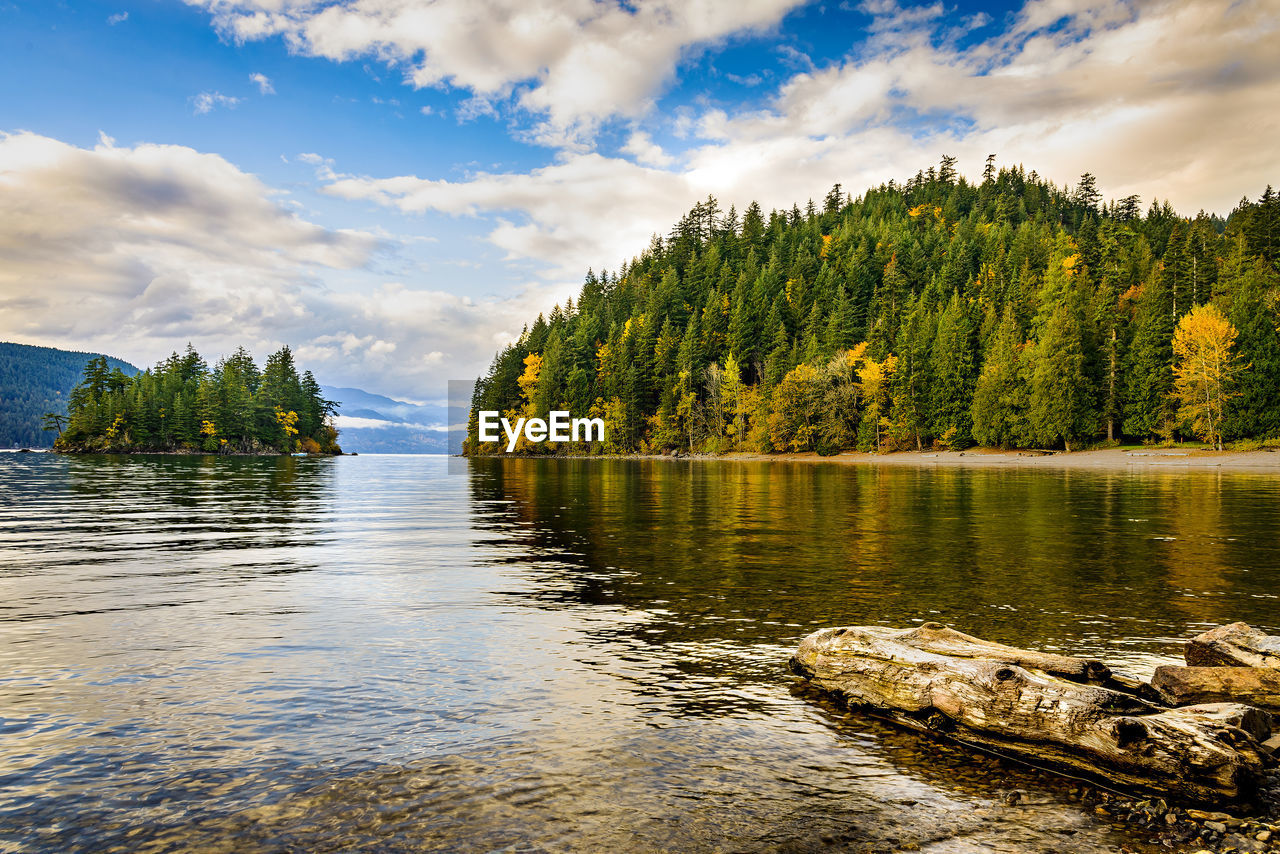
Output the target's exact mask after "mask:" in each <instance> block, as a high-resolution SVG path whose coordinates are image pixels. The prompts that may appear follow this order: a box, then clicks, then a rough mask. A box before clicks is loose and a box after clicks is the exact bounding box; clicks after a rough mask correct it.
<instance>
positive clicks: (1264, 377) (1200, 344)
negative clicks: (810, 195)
mask: <svg viewBox="0 0 1280 854" xmlns="http://www.w3.org/2000/svg"><path fill="white" fill-rule="evenodd" d="M1278 259H1280V197H1277V196H1276V195H1275V194H1274V193H1273V191H1272V190H1271V188H1270V187H1268V188H1267V189H1266V191H1265V192H1264V193H1263V195H1262V197H1261V198H1260V199H1259V200H1258V201H1257V202H1252V201H1249V200H1248V199H1242V200H1241V201H1240V203H1239V205H1238V206H1237V207H1236V209H1235V210H1234V211H1232V212H1231V214H1230V215H1229V216H1228V217H1227V218H1226V219H1225V220H1224V219H1222V218H1221V217H1219V216H1216V215H1210V214H1205V213H1203V212H1201V213H1200V214H1198V215H1197V216H1195V217H1184V216H1180V215H1179V214H1177V213H1175V212H1174V210H1173V209H1172V208H1171V207H1170V205H1169V204H1168V203H1167V202H1165V203H1160V202H1158V201H1157V202H1153V203H1152V204H1151V205H1150V206H1149V207H1148V208H1147V209H1146V211H1145V212H1144V211H1143V210H1142V208H1141V206H1140V200H1139V198H1138V197H1137V196H1130V197H1128V198H1125V199H1121V200H1118V201H1111V202H1107V203H1105V204H1104V203H1103V201H1102V198H1101V194H1100V193H1099V191H1098V188H1097V186H1096V181H1095V179H1094V177H1093V176H1092V175H1090V174H1088V173H1086V174H1084V175H1082V176H1081V178H1080V181H1079V183H1078V184H1077V185H1076V186H1075V187H1074V188H1072V189H1069V188H1066V187H1061V188H1060V187H1057V186H1055V185H1054V184H1053V183H1052V182H1049V181H1046V180H1044V179H1042V178H1041V177H1039V176H1038V175H1037V174H1036V173H1035V172H1030V173H1027V172H1026V171H1024V169H1023V168H1022V167H1021V166H1019V167H1016V168H1007V169H1000V170H997V169H996V168H995V165H994V157H992V158H988V160H987V166H986V170H985V172H984V173H983V176H982V180H981V181H980V182H978V183H971V182H970V181H968V180H966V179H965V178H963V177H960V176H958V175H957V173H956V170H955V160H954V158H951V157H944V158H943V160H942V163H941V165H940V166H939V167H937V168H930V169H929V170H928V171H925V172H920V173H918V174H917V175H916V176H915V177H914V178H912V179H911V180H909V181H907V182H906V183H905V184H897V183H895V182H892V181H891V182H889V183H888V184H886V185H882V186H880V187H877V188H875V189H873V190H869V191H868V192H866V193H865V194H864V195H863V196H861V197H859V198H857V199H853V198H851V197H850V196H847V195H846V194H845V193H844V192H843V190H842V188H841V187H840V186H839V185H836V186H835V187H833V188H832V190H831V191H830V192H829V193H828V194H827V196H826V198H825V199H824V200H823V202H822V204H821V205H820V206H819V205H815V204H814V202H812V201H810V202H809V204H808V205H807V206H806V208H805V209H804V210H801V209H800V208H799V206H793V207H792V209H791V210H790V211H777V210H775V211H772V212H770V213H769V214H768V215H765V214H764V212H763V211H762V210H761V208H760V206H759V205H758V204H756V203H754V202H753V203H752V204H751V205H750V206H749V207H748V208H747V209H746V211H745V212H744V213H742V214H741V216H740V215H739V214H738V212H737V211H736V209H735V208H733V207H730V208H729V210H728V211H727V212H726V211H723V210H722V209H721V207H720V205H719V203H718V202H717V200H716V199H715V198H708V199H707V201H706V202H703V203H699V204H697V205H695V206H694V208H693V210H691V211H690V212H689V214H688V215H686V216H685V217H684V218H683V219H681V221H680V222H679V223H677V224H676V226H675V227H674V228H673V229H672V230H671V232H670V234H668V235H667V236H666V237H660V236H655V237H654V239H653V241H652V243H651V245H650V246H649V248H648V249H647V250H646V251H645V252H644V253H643V254H641V255H640V256H639V257H638V258H636V259H633V260H632V261H631V262H630V263H629V264H625V265H623V267H622V268H621V269H620V270H619V271H617V272H616V273H609V272H603V273H601V274H599V275H597V274H595V273H594V272H588V274H587V277H586V281H585V283H584V285H583V287H582V291H581V294H580V295H579V298H578V300H577V301H576V302H574V301H572V300H570V301H569V302H568V303H567V304H566V305H564V306H557V307H556V308H555V309H554V310H553V311H552V312H551V314H550V316H549V317H543V316H539V317H538V319H537V321H536V322H534V323H533V325H532V326H530V327H527V328H526V329H525V331H524V333H523V334H522V335H521V337H520V338H519V340H518V341H516V342H515V343H514V344H512V345H511V346H509V347H507V348H506V349H504V350H503V351H501V352H500V353H499V354H498V355H497V357H496V359H495V360H494V363H493V366H492V368H491V370H490V371H489V373H488V375H487V376H485V377H484V378H482V379H480V380H479V381H478V383H477V385H476V389H475V394H474V397H473V400H472V404H473V410H480V409H489V410H492V409H496V410H502V411H504V412H506V413H508V414H510V415H513V416H518V415H539V414H541V415H545V413H546V412H547V411H548V410H551V409H568V410H569V411H571V412H572V413H573V414H574V415H575V416H579V415H584V414H586V415H590V416H593V417H602V418H604V419H605V421H606V425H607V429H606V437H607V441H606V443H605V444H604V445H603V446H597V447H593V448H591V449H590V450H592V451H597V452H598V451H603V452H606V453H621V452H633V451H640V452H658V451H663V450H667V449H681V450H688V451H709V452H723V451H729V450H735V449H750V450H755V451H775V450H776V451H784V450H785V451H793V450H795V451H799V450H817V451H819V452H821V453H834V452H836V451H838V450H839V449H842V448H859V449H862V450H868V451H879V450H892V449H906V448H924V447H929V446H933V445H944V446H947V447H951V448H963V447H966V446H968V445H971V444H974V443H981V444H985V445H999V446H1040V447H1055V446H1056V447H1066V448H1068V449H1070V448H1074V447H1079V446H1081V445H1084V444H1090V443H1095V442H1098V441H1101V440H1111V441H1118V440H1120V439H1121V437H1128V438H1129V439H1131V440H1140V441H1143V442H1148V441H1151V442H1156V441H1162V440H1163V441H1172V440H1175V439H1179V438H1182V437H1189V436H1192V435H1197V436H1201V437H1203V438H1206V439H1208V440H1209V441H1214V442H1220V441H1221V440H1222V439H1223V438H1224V437H1225V438H1227V439H1242V438H1249V437H1252V438H1265V437H1277V436H1280V332H1278V331H1277V325H1278V324H1280V311H1278V310H1280V270H1278V267H1277V261H1278ZM1197 307H1201V308H1200V311H1198V312H1197V314H1196V318H1195V322H1190V321H1189V320H1188V315H1189V314H1190V313H1191V312H1192V311H1193V309H1196V308H1197ZM1180 326H1181V327H1182V331H1181V332H1179V328H1180ZM1179 336H1181V338H1182V339H1183V345H1184V346H1183V348H1182V350H1181V351H1179V352H1180V353H1181V355H1180V356H1177V357H1175V337H1179ZM1205 336H1208V338H1210V339H1212V340H1211V341H1210V340H1207V339H1206V340H1200V339H1204V338H1205ZM1193 339H1194V340H1193ZM1215 348H1216V349H1215ZM1196 359H1199V360H1201V361H1197V362H1196V363H1195V365H1194V366H1193V365H1192V364H1191V362H1192V361H1193V360H1196ZM1214 359H1217V362H1214V364H1216V366H1217V367H1216V368H1214V369H1213V371H1216V374H1215V376H1213V377H1209V376H1207V375H1204V376H1201V375H1199V374H1197V371H1200V369H1201V368H1203V367H1204V365H1207V364H1209V363H1210V362H1213V360H1214ZM1205 360H1207V361H1205ZM1213 371H1211V373H1212V372H1213ZM1193 375H1194V376H1193ZM1197 377H1198V378H1197ZM1206 389H1209V391H1208V392H1206ZM1201 393H1207V394H1209V395H1210V396H1211V397H1213V398H1214V399H1213V400H1211V401H1209V403H1207V404H1204V405H1198V404H1197V402H1196V400H1195V399H1194V397H1195V395H1196V394H1201ZM1206 407H1207V410H1208V415H1206V411H1205V410H1206ZM1210 422H1211V426H1209V427H1208V428H1207V429H1206V428H1205V424H1206V423H1210ZM474 436H475V434H474V427H473V430H472V433H471V442H470V445H469V447H470V448H471V449H472V450H479V451H482V452H483V451H484V450H485V449H484V448H480V447H477V446H476V444H475V443H474ZM525 449H526V450H534V451H542V450H548V451H549V450H563V449H555V448H550V447H546V446H542V447H537V448H530V447H526V448H525Z"/></svg>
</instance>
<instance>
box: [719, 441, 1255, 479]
mask: <svg viewBox="0 0 1280 854" xmlns="http://www.w3.org/2000/svg"><path fill="white" fill-rule="evenodd" d="M716 459H729V460H762V461H763V460H774V461H783V460H785V461H795V462H818V463H838V464H845V465H885V466H891V465H903V466H966V467H974V466H980V467H992V468H997V467H1009V468H1054V469H1131V470H1142V469H1156V468H1158V469H1219V470H1230V471H1249V472H1257V473H1275V474H1280V451H1277V450H1275V449H1265V450H1258V451H1210V450H1203V449H1199V448H1177V447H1174V448H1107V449H1104V450H1099V451H1074V452H1072V453H1065V452H1062V451H1058V452H1054V453H1042V452H1038V451H1000V450H993V449H989V448H970V449H969V450H967V451H898V452H895V453H889V454H866V453H859V452H856V451H848V452H845V453H841V454H837V455H836V456H831V457H820V456H818V455H817V454H813V453H805V454H728V455H725V456H723V457H716Z"/></svg>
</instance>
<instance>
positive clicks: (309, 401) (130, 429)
mask: <svg viewBox="0 0 1280 854" xmlns="http://www.w3.org/2000/svg"><path fill="white" fill-rule="evenodd" d="M337 407H338V404H337V403H335V402H333V401H329V400H325V399H324V397H323V396H322V394H321V390H320V385H319V383H317V382H316V380H315V377H313V376H312V375H311V372H310V371H305V372H303V373H302V374H301V375H299V374H298V370H297V367H296V366H295V365H294V361H293V354H292V352H291V351H290V350H289V348H288V347H283V348H281V349H280V350H278V351H277V352H275V353H272V354H271V355H270V356H269V357H268V358H267V361H266V363H265V364H264V365H263V366H262V367H261V368H259V367H258V366H257V365H256V364H255V363H254V360H253V357H252V356H251V355H249V353H247V352H246V351H245V350H244V348H240V349H238V350H236V352H235V353H234V354H232V355H231V356H229V357H227V358H224V359H222V360H220V361H219V362H218V363H217V364H216V365H215V366H213V367H212V368H210V367H209V365H208V364H207V363H206V362H205V361H204V359H202V358H201V357H200V354H199V353H197V352H196V351H195V350H194V349H193V348H192V347H191V346H190V345H187V349H186V352H185V353H183V354H181V355H179V354H178V353H173V354H172V355H170V356H169V358H167V359H165V360H164V361H162V362H160V364H158V365H156V366H155V367H154V368H151V369H149V370H146V371H143V372H141V373H139V374H136V375H134V376H132V377H130V376H128V375H126V374H125V373H123V372H122V371H120V370H119V369H118V368H116V369H112V368H111V367H110V365H109V364H108V363H107V361H106V360H105V359H103V358H96V359H92V360H90V361H89V363H88V365H87V366H86V367H85V369H84V378H83V379H82V380H81V382H80V384H79V385H77V386H76V387H75V389H73V390H72V392H71V397H70V402H69V405H68V410H67V418H66V420H65V427H64V426H63V424H62V422H61V421H58V420H56V419H54V418H53V417H52V414H51V416H50V418H49V419H47V420H48V422H49V423H48V427H49V428H50V429H61V435H60V436H59V437H58V440H57V441H56V442H55V443H54V448H55V450H62V451H70V452H109V453H128V452H171V451H187V452H201V451H203V452H206V453H221V454H271V453H312V454H338V453H341V452H342V451H341V448H339V447H338V444H337V438H338V431H337V428H335V427H334V426H333V420H332V418H331V416H332V415H333V413H334V412H335V411H336V410H337Z"/></svg>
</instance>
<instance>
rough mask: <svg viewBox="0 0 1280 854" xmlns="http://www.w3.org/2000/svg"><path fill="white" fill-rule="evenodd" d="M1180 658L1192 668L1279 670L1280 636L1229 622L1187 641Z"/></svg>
mask: <svg viewBox="0 0 1280 854" xmlns="http://www.w3.org/2000/svg"><path fill="white" fill-rule="evenodd" d="M1183 658H1185V659H1186V662H1187V664H1188V665H1189V666H1191V667H1280V637H1273V636H1272V635H1268V634H1265V633H1264V632H1260V631H1258V630H1257V629H1255V628H1253V627H1252V626H1250V625H1249V624H1248V623H1231V624H1229V625H1225V626H1219V627H1218V628H1216V629H1211V630H1210V631H1207V632H1205V633H1203V634H1200V635H1196V636H1195V637H1194V638H1192V639H1191V640H1189V641H1188V642H1187V646H1186V649H1185V650H1184V651H1183Z"/></svg>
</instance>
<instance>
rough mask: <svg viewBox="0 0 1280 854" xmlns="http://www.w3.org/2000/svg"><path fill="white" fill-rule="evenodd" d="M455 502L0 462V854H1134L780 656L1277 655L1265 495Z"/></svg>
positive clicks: (1193, 487)
mask: <svg viewBox="0 0 1280 854" xmlns="http://www.w3.org/2000/svg"><path fill="white" fill-rule="evenodd" d="M455 464H457V463H456V462H455ZM461 468H462V469H463V470H464V471H465V472H466V473H463V474H454V475H450V474H448V473H447V471H446V469H447V466H446V460H445V459H443V458H439V457H394V456H383V457H379V456H360V457H344V458H338V459H317V460H312V459H295V458H284V459H246V458H238V459H236V458H232V459H213V458H193V457H131V458H112V457H96V458H94V457H88V458H65V457H55V456H48V455H34V454H24V455H0V657H2V658H3V661H2V662H0V850H3V851H26V850H32V851H39V850H43V851H69V850H93V851H110V850H121V851H170V850H172V851H219V850H226V851H240V850H255V851H256V850H262V851H339V850H352V849H356V848H361V849H369V850H379V851H431V850H442V851H443V850H467V851H507V850H518V851H603V850H628V851H658V850H672V851H773V850H784V851H809V850H824V849H826V848H828V847H830V846H835V847H839V848H852V849H853V850H862V849H866V848H869V849H871V850H899V849H902V848H912V846H918V848H919V850H925V851H936V852H943V851H977V850H982V851H988V850H996V851H1000V850H1005V851H1040V850H1045V851H1056V850H1068V849H1069V850H1072V851H1113V850H1116V849H1117V848H1118V847H1119V846H1121V845H1129V846H1132V847H1135V848H1141V846H1142V845H1143V843H1144V840H1143V839H1141V838H1139V837H1136V836H1129V835H1126V834H1128V833H1129V831H1126V830H1123V829H1117V828H1113V827H1112V826H1111V825H1110V824H1105V823H1098V821H1097V819H1096V818H1095V816H1094V815H1093V814H1092V813H1091V812H1090V811H1088V810H1087V809H1086V808H1082V807H1080V806H1077V805H1075V804H1073V803H1072V802H1071V801H1070V800H1069V799H1068V797H1067V789H1068V787H1069V786H1070V784H1069V783H1064V782H1061V781H1058V780H1056V779H1055V778H1051V777H1048V776H1044V775H1040V774H1038V773H1036V772H1030V771H1024V770H1022V769H1020V768H1018V767H1017V766H1013V765H1009V764H1006V763H1003V762H1001V761H999V760H994V759H989V758H985V757H980V756H973V755H970V754H967V753H965V752H962V751H959V750H957V749H955V748H951V747H948V746H946V745H942V744H939V743H937V742H933V741H929V740H927V739H923V738H920V737H917V736H915V735H911V734H907V733H902V732H899V731H897V730H894V729H892V728H889V727H886V726H883V725H880V724H877V723H876V722H874V721H867V720H864V719H861V718H859V717H856V716H849V715H846V714H844V713H843V712H840V711H838V710H836V709H834V708H832V707H830V706H829V705H827V704H826V703H825V702H824V701H823V700H822V698H821V697H819V696H816V695H815V694H813V693H812V692H810V691H809V690H807V689H805V688H803V687H802V686H800V685H798V684H797V681H796V680H795V679H794V678H793V677H791V676H790V675H789V674H788V673H787V672H786V660H787V657H788V655H789V654H790V652H791V650H792V649H793V648H794V646H795V644H796V643H797V642H798V641H799V639H800V638H801V637H802V636H803V635H805V634H807V633H808V632H809V631H812V630H813V629H814V628H816V627H819V626H824V625H835V624H851V623H885V624H893V625H908V624H912V623H915V622H921V621H925V620H938V621H941V622H944V623H947V624H949V625H952V626H954V627H956V628H959V629H962V630H964V631H968V632H971V633H975V634H979V635H983V636H986V637H990V638H992V639H994V640H999V641H1004V642H1008V643H1014V644H1019V645H1024V646H1035V647H1038V648H1042V649H1060V650H1070V651H1073V652H1080V653H1088V654H1091V655H1098V656H1101V657H1103V658H1105V659H1106V660H1108V661H1110V662H1115V663H1119V664H1122V665H1124V666H1126V667H1128V668H1129V669H1131V670H1133V671H1136V672H1139V673H1149V671H1150V669H1151V668H1152V667H1153V666H1154V665H1155V664H1156V663H1159V662H1161V661H1164V660H1172V659H1175V658H1177V657H1178V656H1179V655H1180V639H1182V638H1186V637H1188V636H1190V635H1192V634H1195V633H1197V632H1198V631H1201V630H1203V629H1204V628H1205V627H1207V626H1211V625H1216V624H1219V623H1222V622H1226V621H1231V620H1236V619H1243V620H1247V621H1249V622H1251V623H1254V624H1255V625H1259V626H1261V627H1263V628H1267V629H1270V630H1277V629H1280V607H1278V606H1280V602H1278V601H1277V599H1278V598H1280V597H1278V595H1277V594H1278V593H1280V577H1278V576H1280V538H1278V537H1277V536H1276V532H1277V531H1280V481H1277V479H1275V478H1270V477H1259V476H1252V475H1238V474H1219V473H1194V472H1187V471H1182V472H1167V473H1166V472H1149V473H1145V474H1131V473H1127V472H1116V473H1108V472H1101V473H1100V472H1065V471H1058V472H1055V471H1045V470H1035V471H1026V470H1021V471H1019V470H1000V469H992V470H984V469H936V470H935V469H928V468H921V469H914V468H905V467H892V468H874V467H868V466H846V465H835V464H812V463H782V462H773V463H745V462H728V461H724V462H712V461H693V462H688V461H684V462H676V461H598V460H596V461H553V460H484V461H475V462H472V463H469V464H468V463H461ZM1008 788H1022V789H1026V790H1028V791H1030V792H1032V793H1033V794H1034V795H1035V797H1034V798H1033V800H1039V801H1042V803H1039V804H1037V805H1034V806H1024V807H1007V806H1003V805H1001V804H1000V803H999V802H998V801H996V800H995V796H996V795H997V794H998V792H999V791H1001V790H1003V789H1008ZM913 850H915V849H914V848H913Z"/></svg>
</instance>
